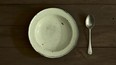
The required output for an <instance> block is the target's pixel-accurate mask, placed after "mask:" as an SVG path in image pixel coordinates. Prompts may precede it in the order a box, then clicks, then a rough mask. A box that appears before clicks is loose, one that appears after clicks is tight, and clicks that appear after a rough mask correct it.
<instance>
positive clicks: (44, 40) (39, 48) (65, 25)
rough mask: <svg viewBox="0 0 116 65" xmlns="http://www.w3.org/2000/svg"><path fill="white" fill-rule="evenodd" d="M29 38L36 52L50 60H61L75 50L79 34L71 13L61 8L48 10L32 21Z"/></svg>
mask: <svg viewBox="0 0 116 65" xmlns="http://www.w3.org/2000/svg"><path fill="white" fill-rule="evenodd" d="M28 36H29V40H30V43H31V45H32V47H33V48H34V49H35V51H36V52H38V53H40V54H41V55H43V56H45V57H48V58H59V57H62V56H64V55H66V54H68V53H69V52H70V51H71V50H72V49H73V48H74V46H75V45H76V43H77V40H78V36H79V32H78V27H77V25H76V22H75V20H74V19H73V17H72V16H71V15H70V14H69V13H67V12H65V11H64V10H62V9H59V8H47V9H44V10H42V11H40V12H39V13H37V14H36V15H35V16H34V18H33V19H32V20H31V22H30V25H29V30H28Z"/></svg>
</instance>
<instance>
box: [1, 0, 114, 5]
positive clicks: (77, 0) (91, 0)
mask: <svg viewBox="0 0 116 65" xmlns="http://www.w3.org/2000/svg"><path fill="white" fill-rule="evenodd" d="M0 4H83V5H86V4H93V5H96V4H100V5H104V4H107V5H110V4H116V1H115V0H68V1H67V0H49V1H48V0H20V1H19V0H0Z"/></svg>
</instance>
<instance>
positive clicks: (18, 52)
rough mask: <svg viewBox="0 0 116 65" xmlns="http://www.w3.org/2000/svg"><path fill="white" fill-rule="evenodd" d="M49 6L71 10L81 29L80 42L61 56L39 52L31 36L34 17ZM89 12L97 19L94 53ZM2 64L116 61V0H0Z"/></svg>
mask: <svg viewBox="0 0 116 65" xmlns="http://www.w3.org/2000/svg"><path fill="white" fill-rule="evenodd" d="M48 7H58V8H62V9H64V10H66V11H67V12H69V13H70V14H71V15H72V16H73V17H74V19H75V20H76V21H77V25H78V27H79V32H80V36H79V40H78V44H77V46H76V47H75V48H74V49H73V50H72V51H71V52H70V53H69V54H67V55H66V56H64V57H62V58H58V59H48V58H45V57H43V56H41V55H39V54H38V53H37V52H35V51H34V50H33V48H32V47H31V45H30V42H29V40H28V26H29V23H30V21H31V19H32V18H33V16H34V15H35V14H36V13H38V12H39V11H41V10H42V9H44V8H48ZM88 14H92V15H94V17H95V22H96V25H95V27H94V28H93V31H92V35H93V36H92V37H93V39H92V45H93V55H91V56H90V55H88V54H87V44H88V29H87V28H86V27H85V25H84V22H85V17H86V16H87V15H88ZM0 65H116V0H0Z"/></svg>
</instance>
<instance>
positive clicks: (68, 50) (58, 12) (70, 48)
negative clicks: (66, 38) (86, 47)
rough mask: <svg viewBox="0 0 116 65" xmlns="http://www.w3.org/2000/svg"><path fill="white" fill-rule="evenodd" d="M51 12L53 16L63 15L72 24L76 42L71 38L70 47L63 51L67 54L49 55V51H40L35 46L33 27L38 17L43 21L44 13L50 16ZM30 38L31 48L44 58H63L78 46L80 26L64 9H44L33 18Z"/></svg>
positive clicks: (56, 53)
mask: <svg viewBox="0 0 116 65" xmlns="http://www.w3.org/2000/svg"><path fill="white" fill-rule="evenodd" d="M53 11H57V13H56V12H53ZM50 12H51V13H52V14H58V15H61V16H63V17H64V18H66V19H67V18H68V19H67V20H69V22H70V25H71V28H72V32H73V33H72V35H73V39H74V40H73V39H72V38H71V42H70V43H69V45H68V46H67V47H66V48H64V49H63V50H65V52H64V51H63V52H64V53H63V52H60V51H59V52H55V53H49V52H47V51H44V50H42V49H39V47H37V44H35V42H34V41H33V39H32V31H31V30H32V26H33V25H34V23H36V22H37V21H38V17H40V20H41V18H42V17H44V16H45V14H44V13H46V14H50ZM42 14H44V15H42ZM50 15H51V14H50ZM34 21H35V22H34ZM28 37H29V41H30V44H31V46H32V47H33V48H34V50H35V51H36V52H38V53H40V54H41V55H43V56H45V57H47V58H59V57H62V56H64V55H66V54H68V53H69V52H70V51H71V50H72V49H73V48H74V46H76V44H77V41H78V38H79V30H78V26H77V23H76V21H75V20H74V18H73V17H72V16H71V15H70V14H69V13H67V12H66V11H64V10H63V9H60V8H46V9H43V10H41V11H40V12H38V13H37V14H36V15H35V16H34V17H33V18H32V20H31V22H30V24H29V28H28ZM71 44H72V45H71Z"/></svg>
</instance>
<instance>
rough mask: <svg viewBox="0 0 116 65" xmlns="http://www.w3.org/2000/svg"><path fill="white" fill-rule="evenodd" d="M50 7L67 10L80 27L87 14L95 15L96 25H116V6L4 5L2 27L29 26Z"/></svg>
mask: <svg viewBox="0 0 116 65" xmlns="http://www.w3.org/2000/svg"><path fill="white" fill-rule="evenodd" d="M48 7H59V8H62V9H64V10H66V11H67V12H69V13H70V14H71V15H72V16H73V17H74V18H75V20H76V21H77V24H78V25H83V26H84V21H85V17H86V16H87V14H92V15H94V18H95V22H96V25H116V22H115V21H116V15H115V14H116V6H115V5H114V6H111V5H105V6H104V5H44V6H43V5H10V6H7V5H3V6H0V15H1V18H0V21H1V22H0V25H26V26H28V25H29V23H30V21H31V19H32V18H33V16H34V15H35V14H37V13H38V12H39V11H41V10H42V9H44V8H48Z"/></svg>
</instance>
